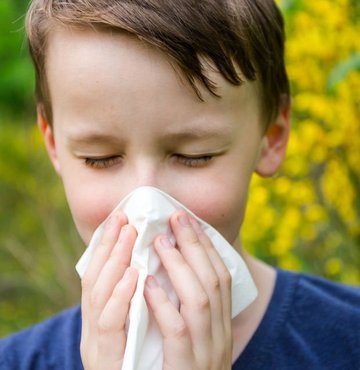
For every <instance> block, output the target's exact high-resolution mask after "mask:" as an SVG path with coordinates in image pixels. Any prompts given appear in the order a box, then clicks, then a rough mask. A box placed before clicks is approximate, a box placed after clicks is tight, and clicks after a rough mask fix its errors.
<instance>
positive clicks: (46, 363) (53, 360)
mask: <svg viewBox="0 0 360 370" xmlns="http://www.w3.org/2000/svg"><path fill="white" fill-rule="evenodd" d="M80 334H81V314H80V307H79V306H77V307H74V308H71V309H67V310H65V311H63V312H61V313H59V314H58V315H56V316H53V317H51V318H50V319H47V320H45V321H43V322H41V323H39V324H36V325H34V326H32V327H30V328H27V329H25V330H22V331H20V332H18V333H15V334H12V335H10V336H9V337H6V338H3V339H1V340H0V369H21V370H25V369H36V370H42V369H82V365H81V360H80V352H79V346H80Z"/></svg>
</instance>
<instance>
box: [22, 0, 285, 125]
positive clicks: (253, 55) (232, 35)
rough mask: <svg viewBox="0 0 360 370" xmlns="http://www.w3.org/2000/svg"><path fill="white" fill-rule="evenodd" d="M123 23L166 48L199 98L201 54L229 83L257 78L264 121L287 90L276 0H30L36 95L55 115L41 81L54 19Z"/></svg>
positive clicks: (109, 25) (120, 26)
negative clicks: (243, 78)
mask: <svg viewBox="0 0 360 370" xmlns="http://www.w3.org/2000/svg"><path fill="white" fill-rule="evenodd" d="M56 24H61V25H70V26H85V27H86V26H92V27H101V28H105V29H111V30H112V31H114V30H115V31H126V32H129V33H131V34H133V35H135V36H137V37H138V38H140V39H142V40H144V41H146V42H148V43H149V44H152V45H154V46H155V47H157V48H159V49H160V50H162V51H163V52H164V53H166V54H167V55H168V56H169V57H170V58H171V59H172V60H173V61H174V62H175V66H177V67H179V68H180V71H181V72H182V73H183V75H184V76H185V77H186V79H187V81H188V82H189V83H190V85H191V87H192V88H193V89H194V91H195V92H196V94H197V95H198V97H199V98H200V99H202V97H201V94H200V91H199V89H198V88H197V85H196V83H197V82H200V83H202V84H203V85H204V86H205V87H206V88H207V89H208V90H209V91H210V92H211V93H212V94H214V95H216V96H218V95H217V93H216V86H215V85H214V83H213V82H212V81H211V80H210V79H209V78H208V77H207V76H206V74H205V69H204V64H203V63H202V58H205V59H207V60H209V61H210V62H211V64H213V65H214V66H216V68H217V69H218V70H219V72H220V73H221V75H222V76H223V77H224V78H225V79H226V80H227V81H229V82H230V83H232V84H234V85H240V84H241V83H243V80H242V79H241V77H240V76H239V73H238V72H237V71H238V69H237V68H240V70H241V72H242V74H243V76H244V77H245V79H246V80H249V81H254V80H256V79H258V80H259V82H260V86H261V97H260V98H261V105H262V111H263V114H264V117H265V121H266V126H267V125H269V124H270V123H271V122H272V121H273V120H274V119H275V117H276V115H277V114H278V111H279V107H280V104H281V101H282V97H283V96H285V97H289V94H290V89H289V82H288V78H287V74H286V69H285V65H284V41H285V35H284V22H283V18H282V16H281V13H280V11H279V9H278V8H277V6H276V4H275V3H274V1H273V0H223V1H220V0H33V1H32V3H31V5H30V8H29V11H28V13H27V18H26V30H27V35H28V43H29V49H30V54H31V57H32V59H33V62H34V65H35V72H36V98H37V101H38V104H39V105H40V106H41V107H42V109H43V113H44V114H45V117H46V118H47V119H48V121H49V122H50V123H52V110H51V99H50V95H49V90H48V85H47V81H46V71H45V59H46V48H47V38H48V34H49V31H50V30H51V28H52V27H53V26H54V25H56Z"/></svg>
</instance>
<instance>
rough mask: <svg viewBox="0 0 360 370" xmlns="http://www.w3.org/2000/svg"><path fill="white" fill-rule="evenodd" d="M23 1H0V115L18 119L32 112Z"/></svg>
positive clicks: (25, 0) (25, 8)
mask: <svg viewBox="0 0 360 370" xmlns="http://www.w3.org/2000/svg"><path fill="white" fill-rule="evenodd" d="M28 3H29V2H28V1H27V0H1V1H0V114H1V115H2V116H4V115H11V116H13V117H14V116H16V117H19V118H22V117H26V115H28V114H31V113H33V112H34V103H33V102H34V100H33V90H34V88H33V86H34V79H33V70H32V66H31V62H30V60H29V58H27V47H26V42H25V36H24V17H25V13H26V10H27V7H28Z"/></svg>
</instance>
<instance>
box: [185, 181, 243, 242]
mask: <svg viewBox="0 0 360 370" xmlns="http://www.w3.org/2000/svg"><path fill="white" fill-rule="evenodd" d="M212 184H213V185H212V186H209V187H206V186H205V187H204V186H201V185H199V186H197V187H196V186H195V187H193V188H192V191H191V194H190V195H189V194H183V197H182V198H183V200H182V202H183V203H184V204H185V206H186V207H187V208H189V209H190V210H191V211H192V212H194V213H195V214H196V215H197V216H198V217H200V218H201V219H203V220H204V221H206V222H207V223H209V224H210V225H211V226H213V227H214V228H215V229H216V230H217V231H219V232H220V233H221V234H222V235H223V236H224V237H225V238H226V240H227V241H228V242H229V243H230V244H233V243H234V242H235V240H236V238H237V237H238V234H239V231H240V226H241V224H242V221H243V218H244V212H245V206H246V200H247V190H246V189H247V188H246V186H244V184H241V183H240V182H239V181H237V182H236V183H233V184H232V186H231V185H230V184H229V186H227V187H224V186H223V183H221V184H219V185H215V184H216V183H212Z"/></svg>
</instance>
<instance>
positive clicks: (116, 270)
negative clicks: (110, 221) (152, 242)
mask: <svg viewBox="0 0 360 370" xmlns="http://www.w3.org/2000/svg"><path fill="white" fill-rule="evenodd" d="M135 240H136V230H135V228H134V227H133V226H131V225H125V226H123V227H122V228H121V231H120V235H119V238H118V240H117V242H116V244H115V246H114V248H113V249H112V251H111V253H110V256H109V258H108V260H107V261H106V263H105V264H104V266H103V269H102V270H101V272H100V274H99V276H98V279H97V281H96V283H95V285H94V288H93V290H92V291H91V294H90V304H91V307H92V317H93V318H94V319H96V318H97V317H98V314H99V313H100V312H101V311H102V310H103V308H104V306H105V304H106V302H107V301H108V300H109V298H110V296H111V294H112V292H113V290H114V288H115V285H116V284H117V283H118V282H119V280H120V279H121V278H122V277H123V275H124V272H125V270H126V269H127V268H128V267H129V265H130V260H131V253H132V249H133V246H134V243H135Z"/></svg>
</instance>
